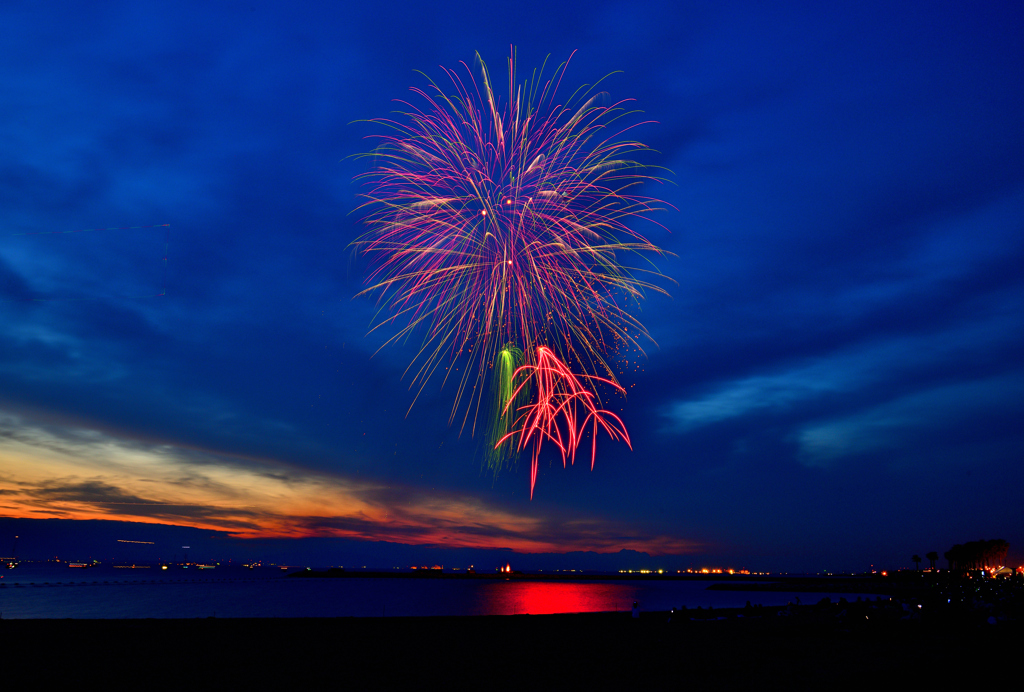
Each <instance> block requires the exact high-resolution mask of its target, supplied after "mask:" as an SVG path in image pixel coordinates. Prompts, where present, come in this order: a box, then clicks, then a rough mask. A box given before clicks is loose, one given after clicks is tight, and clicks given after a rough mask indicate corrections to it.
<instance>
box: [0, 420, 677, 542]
mask: <svg viewBox="0 0 1024 692" xmlns="http://www.w3.org/2000/svg"><path fill="white" fill-rule="evenodd" d="M0 456H2V457H3V458H4V461H5V464H4V468H3V472H2V473H0V494H2V496H3V502H4V509H5V512H6V513H7V514H9V515H10V516H22V517H30V516H31V517H55V518H56V517H60V518H76V519H120V520H128V521H140V522H149V523H164V524H175V525H182V526H193V527H198V528H204V529H212V530H222V531H227V532H228V533H230V534H231V535H232V536H235V537H240V538H304V537H311V536H333V537H341V538H355V539H362V540H373V541H381V540H384V541H392V542H398V543H406V544H415V545H436V546H446V547H473V548H511V549H514V550H519V551H524V552H559V551H568V550H600V551H609V550H611V551H614V550H620V549H623V548H631V549H635V550H644V551H647V552H652V553H661V554H663V553H675V554H678V553H682V552H687V551H690V550H693V549H694V547H695V544H694V543H692V542H689V541H685V540H682V539H678V538H675V537H671V536H659V535H652V534H649V533H646V532H644V531H643V530H640V529H636V528H633V527H629V526H622V525H620V524H617V523H615V522H613V521H610V520H605V519H594V518H589V519H587V518H584V519H579V518H573V519H569V520H566V519H561V518H559V517H557V516H555V517H551V516H547V517H545V516H538V515H537V514H524V513H520V512H515V511H509V510H504V509H501V508H499V507H495V506H491V505H489V504H488V503H486V502H484V501H482V500H481V499H479V498H477V497H474V496H472V495H468V494H461V493H456V492H444V491H427V490H424V489H417V488H413V487H409V486H404V485H397V484H393V483H383V482H378V481H374V480H372V479H371V480H365V479H360V480H354V479H352V478H349V477H345V476H341V475H338V474H329V473H320V472H314V471H309V470H305V469H301V468H298V467H295V466H292V465H289V464H286V463H283V462H280V461H277V460H274V459H256V458H252V457H241V456H232V455H225V454H217V453H213V452H209V451H206V450H202V449H194V448H193V449H188V448H182V447H179V446H175V445H171V444H161V443H153V442H141V441H138V440H129V439H123V438H118V437H115V436H113V435H110V434H107V433H103V432H100V431H96V430H90V429H87V428H83V427H80V426H79V427H76V426H73V425H67V424H61V423H54V422H50V423H47V424H42V423H39V422H35V421H29V420H27V419H26V418H24V417H23V416H19V415H15V414H10V413H2V412H0Z"/></svg>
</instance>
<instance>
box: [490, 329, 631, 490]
mask: <svg viewBox="0 0 1024 692" xmlns="http://www.w3.org/2000/svg"><path fill="white" fill-rule="evenodd" d="M516 375H517V378H518V377H522V378H523V379H524V381H523V383H522V384H520V385H519V388H520V390H521V389H522V388H524V387H526V386H528V385H532V388H533V390H534V392H535V395H536V403H533V404H528V405H526V406H523V407H521V408H520V409H519V411H520V412H521V413H520V416H519V418H518V420H517V428H518V429H517V430H514V431H512V432H511V433H509V434H508V435H506V436H505V438H503V439H502V440H501V441H500V442H499V443H498V444H499V445H501V444H502V443H504V442H505V441H506V440H508V439H510V438H512V437H514V436H516V435H518V436H519V442H518V443H517V446H518V448H519V450H523V449H524V448H525V447H526V446H527V445H528V444H529V443H530V441H531V440H532V441H533V454H532V458H531V460H530V499H531V500H532V499H533V488H534V486H535V485H536V484H537V461H538V458H539V457H540V448H541V445H542V444H543V443H544V441H545V440H550V441H551V442H553V443H554V444H555V446H556V447H558V450H559V452H561V454H562V466H563V467H564V466H565V464H566V460H567V459H568V461H569V463H570V464H574V463H575V462H576V450H577V449H578V448H579V445H580V442H581V441H582V438H583V431H584V430H585V429H586V427H587V424H588V423H590V424H592V426H593V430H592V434H591V443H590V444H591V446H590V470H591V471H593V470H594V461H595V459H596V458H597V431H598V428H599V427H600V428H602V429H603V430H604V431H605V432H607V433H608V435H609V437H611V438H612V439H613V440H614V439H618V438H621V439H622V440H623V441H624V442H625V443H626V446H628V447H629V448H630V449H632V448H633V446H632V445H631V444H630V442H629V434H628V433H627V432H626V426H625V424H623V422H622V419H621V418H619V417H618V416H616V415H615V414H614V413H612V412H611V411H606V410H604V409H601V408H598V406H597V396H596V395H595V394H594V393H593V392H592V391H590V390H589V389H587V388H586V387H585V386H584V385H583V383H582V382H581V378H582V379H583V380H587V381H590V382H594V381H599V382H604V383H605V384H609V385H611V386H613V387H615V388H616V389H618V390H619V391H620V393H622V394H625V393H626V392H625V390H624V389H622V387H621V386H619V385H618V384H617V383H615V382H613V381H611V380H609V379H607V378H603V377H594V376H592V375H579V376H577V375H575V374H573V372H572V371H571V370H570V369H569V367H568V366H567V365H566V364H565V363H563V362H562V361H561V360H560V359H559V358H558V356H556V355H555V354H554V353H553V352H552V351H551V349H549V348H547V347H546V346H538V347H537V364H536V365H524V366H523V367H521V368H519V371H518V372H517V373H516ZM517 394H518V392H517ZM513 400H514V398H513Z"/></svg>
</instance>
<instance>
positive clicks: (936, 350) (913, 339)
mask: <svg viewBox="0 0 1024 692" xmlns="http://www.w3.org/2000/svg"><path fill="white" fill-rule="evenodd" d="M1016 319H1017V318H1016V317H1015V316H1014V315H1013V314H1012V313H1011V312H1009V311H1006V312H1004V311H996V314H995V315H993V316H990V317H989V318H988V319H985V320H982V321H979V322H977V323H975V324H972V325H967V326H964V325H957V327H956V329H953V330H949V331H942V332H939V333H929V334H920V335H915V336H903V337H893V338H889V339H879V340H875V341H872V342H868V343H864V344H860V345H858V346H854V347H851V348H848V349H845V350H841V351H836V352H834V353H831V354H829V355H826V356H821V357H818V358H813V359H807V360H805V361H803V362H800V363H797V364H795V365H793V366H791V367H789V368H780V369H779V370H777V371H776V372H770V373H765V374H759V375H753V376H749V377H744V378H739V379H736V380H733V381H731V382H727V383H724V384H721V385H719V386H718V387H717V388H716V389H714V390H713V391H711V392H710V393H708V394H706V395H704V396H699V397H694V398H690V399H682V400H677V401H675V402H672V403H670V404H669V405H668V406H666V407H664V408H663V410H662V414H663V416H664V417H665V418H666V419H667V425H666V426H665V427H664V431H665V432H669V433H674V434H685V433H688V432H690V431H692V430H695V429H697V428H701V427H704V426H708V425H713V424H715V423H720V422H723V421H727V420H731V419H736V418H743V417H746V416H751V415H764V414H775V415H779V414H784V413H788V412H790V411H792V410H793V409H794V408H796V407H798V406H800V405H806V404H811V403H815V402H817V403H820V402H822V401H823V400H827V399H829V398H832V400H836V399H837V398H838V397H839V396H844V395H850V394H853V393H860V392H866V391H867V392H870V390H872V389H877V390H878V391H879V392H882V393H881V394H876V396H885V394H884V391H885V389H886V388H888V387H893V386H899V385H900V384H901V383H904V382H910V383H913V382H914V380H916V379H918V378H928V377H935V376H936V375H938V374H939V373H944V372H945V371H947V370H949V369H950V368H955V367H956V365H957V364H960V363H969V362H971V361H972V360H975V359H976V354H977V353H978V352H982V351H984V352H988V353H993V352H999V351H1002V350H1005V349H1007V348H1008V347H1010V346H1011V345H1012V344H1013V343H1014V342H1015V341H1016V338H1017V337H1016V331H1015V329H1014V327H1013V322H1014V321H1015V320H1016ZM954 373H955V371H954ZM945 376H946V377H949V374H948V373H947V374H945ZM953 376H954V377H955V376H956V375H955V374H954V375H953ZM965 376H966V375H964V374H961V375H960V377H961V378H963V377H965Z"/></svg>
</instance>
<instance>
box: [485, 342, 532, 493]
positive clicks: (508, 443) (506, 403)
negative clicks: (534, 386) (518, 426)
mask: <svg viewBox="0 0 1024 692" xmlns="http://www.w3.org/2000/svg"><path fill="white" fill-rule="evenodd" d="M522 365H523V352H522V351H520V350H519V349H518V348H516V346H515V345H514V344H511V343H510V344H506V345H505V346H504V347H503V348H502V349H501V350H500V351H498V356H497V358H495V359H494V372H493V373H492V375H491V390H492V393H493V396H492V399H491V406H492V407H493V408H492V412H491V425H490V429H489V434H488V446H487V453H486V459H487V467H488V468H489V469H491V470H492V471H494V473H495V475H497V473H498V471H500V470H501V468H502V467H503V466H506V465H508V466H511V465H512V464H513V463H515V461H516V459H517V458H518V456H519V453H518V451H517V450H516V441H515V439H514V438H509V439H507V440H505V441H504V442H502V443H501V444H500V445H499V444H498V442H499V441H500V440H502V439H504V438H505V437H506V436H507V435H508V434H509V433H510V432H512V430H513V425H514V424H515V422H516V417H517V415H518V411H519V408H520V407H521V406H524V405H526V403H527V402H528V401H529V399H530V392H529V391H528V387H522V388H520V389H519V391H518V394H517V392H516V389H517V388H518V387H519V385H521V384H522V382H517V381H516V379H517V378H516V371H517V370H519V368H520V367H521V366H522Z"/></svg>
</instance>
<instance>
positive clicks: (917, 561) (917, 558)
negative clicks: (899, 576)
mask: <svg viewBox="0 0 1024 692" xmlns="http://www.w3.org/2000/svg"><path fill="white" fill-rule="evenodd" d="M910 560H911V562H913V563H914V569H915V570H917V571H918V572H920V571H921V556H920V555H911V556H910Z"/></svg>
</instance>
